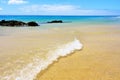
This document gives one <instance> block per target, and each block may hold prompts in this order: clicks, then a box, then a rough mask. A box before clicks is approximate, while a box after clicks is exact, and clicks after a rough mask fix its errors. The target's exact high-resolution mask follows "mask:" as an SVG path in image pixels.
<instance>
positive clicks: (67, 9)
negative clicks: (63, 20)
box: [0, 0, 120, 15]
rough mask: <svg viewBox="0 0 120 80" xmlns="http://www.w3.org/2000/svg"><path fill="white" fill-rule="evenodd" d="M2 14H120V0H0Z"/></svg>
mask: <svg viewBox="0 0 120 80" xmlns="http://www.w3.org/2000/svg"><path fill="white" fill-rule="evenodd" d="M0 15H120V0H0Z"/></svg>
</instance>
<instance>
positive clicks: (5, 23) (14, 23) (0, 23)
mask: <svg viewBox="0 0 120 80" xmlns="http://www.w3.org/2000/svg"><path fill="white" fill-rule="evenodd" d="M0 26H11V27H18V26H19V27H20V26H39V25H38V24H37V23H36V22H28V23H25V22H22V21H16V20H8V21H5V20H1V21H0Z"/></svg>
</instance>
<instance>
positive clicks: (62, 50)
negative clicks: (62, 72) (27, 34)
mask: <svg viewBox="0 0 120 80" xmlns="http://www.w3.org/2000/svg"><path fill="white" fill-rule="evenodd" d="M82 46H83V45H82V44H81V43H80V41H79V40H78V39H74V40H73V41H72V42H68V43H67V44H64V45H61V46H59V47H58V48H56V49H55V50H54V51H49V52H48V54H47V58H46V59H40V58H39V57H35V58H34V59H33V61H32V62H31V63H29V64H28V65H26V66H25V67H24V68H22V69H21V70H18V71H16V72H14V73H13V74H11V75H7V76H2V77H1V78H0V80H33V79H34V78H35V77H36V75H37V74H38V73H40V72H41V71H42V70H44V69H46V68H47V67H48V66H49V65H50V64H52V63H53V62H54V61H57V60H58V58H59V57H61V56H67V55H68V54H71V53H73V52H74V51H75V50H80V49H81V48H82Z"/></svg>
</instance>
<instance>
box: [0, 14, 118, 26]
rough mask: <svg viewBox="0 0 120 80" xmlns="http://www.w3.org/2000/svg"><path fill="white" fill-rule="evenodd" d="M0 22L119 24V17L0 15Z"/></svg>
mask: <svg viewBox="0 0 120 80" xmlns="http://www.w3.org/2000/svg"><path fill="white" fill-rule="evenodd" d="M0 20H20V21H25V22H29V21H36V22H37V23H39V24H46V23H47V22H48V21H52V20H62V21H63V22H64V23H81V24H86V23H92V24H93V23H94V24H98V23H101V24H103V23H104V24H106V23H109V24H111V23H115V24H118V23H120V16H40V15H0Z"/></svg>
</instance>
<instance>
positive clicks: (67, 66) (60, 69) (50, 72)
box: [35, 25, 120, 80]
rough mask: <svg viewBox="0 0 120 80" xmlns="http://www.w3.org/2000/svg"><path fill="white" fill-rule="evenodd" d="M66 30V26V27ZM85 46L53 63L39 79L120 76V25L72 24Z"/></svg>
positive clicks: (117, 78)
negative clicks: (78, 26) (84, 25)
mask: <svg viewBox="0 0 120 80" xmlns="http://www.w3.org/2000/svg"><path fill="white" fill-rule="evenodd" d="M64 30H65V29H64ZM66 30H67V31H71V30H72V31H73V33H74V34H75V35H76V37H77V38H78V39H79V40H80V41H81V42H82V43H83V45H84V48H83V49H82V50H81V51H76V52H75V53H74V54H72V55H69V56H67V57H64V58H60V59H59V61H57V62H55V63H54V64H52V65H50V66H49V68H48V69H46V70H44V71H42V72H41V73H40V74H38V75H37V78H36V79H35V80H120V28H119V25H118V26H114V25H112V26H107V25H104V26H102V25H99V26H98V25H97V27H96V25H95V26H87V27H80V28H74V29H73V28H69V30H68V28H67V29H66Z"/></svg>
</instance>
